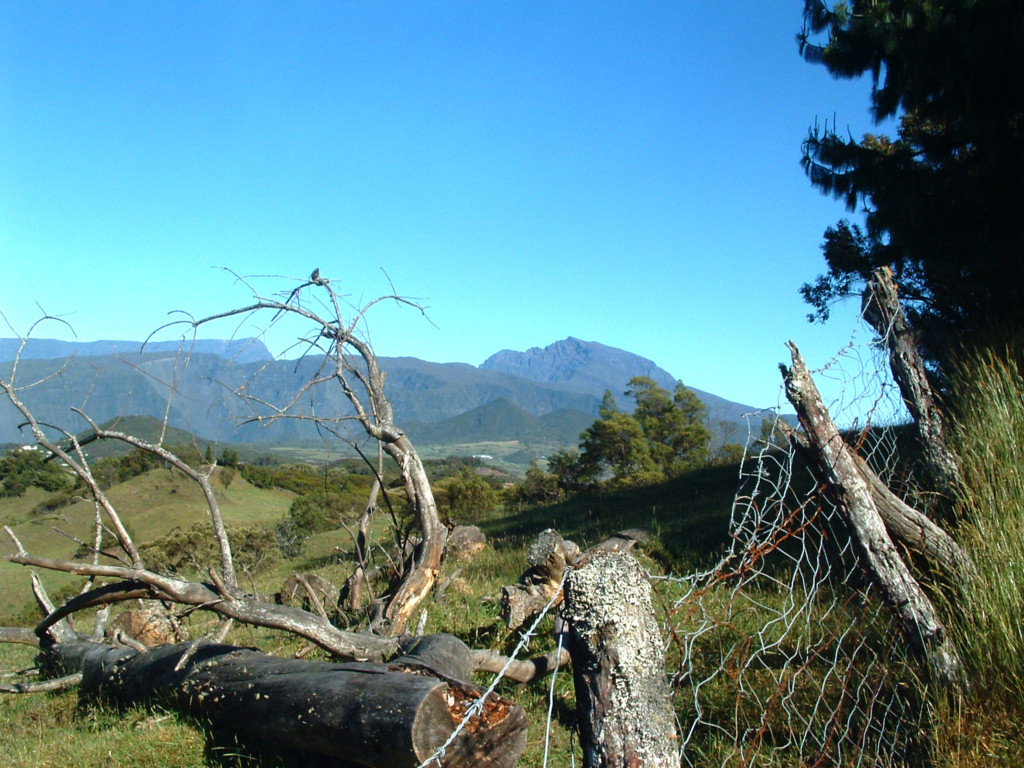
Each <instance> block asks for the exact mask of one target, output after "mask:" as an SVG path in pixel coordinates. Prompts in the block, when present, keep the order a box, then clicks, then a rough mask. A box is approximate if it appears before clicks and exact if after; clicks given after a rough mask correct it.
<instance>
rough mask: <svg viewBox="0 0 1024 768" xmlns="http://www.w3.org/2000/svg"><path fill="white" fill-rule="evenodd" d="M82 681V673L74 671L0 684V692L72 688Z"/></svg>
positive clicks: (38, 691)
mask: <svg viewBox="0 0 1024 768" xmlns="http://www.w3.org/2000/svg"><path fill="white" fill-rule="evenodd" d="M81 682H82V673H81V672H75V673H74V674H71V675H65V676H64V677H55V678H52V679H50V680H43V681H40V682H38V683H15V684H14V685H0V693H44V692H47V691H63V690H66V689H68V688H74V687H75V686H77V685H79V684H80V683H81Z"/></svg>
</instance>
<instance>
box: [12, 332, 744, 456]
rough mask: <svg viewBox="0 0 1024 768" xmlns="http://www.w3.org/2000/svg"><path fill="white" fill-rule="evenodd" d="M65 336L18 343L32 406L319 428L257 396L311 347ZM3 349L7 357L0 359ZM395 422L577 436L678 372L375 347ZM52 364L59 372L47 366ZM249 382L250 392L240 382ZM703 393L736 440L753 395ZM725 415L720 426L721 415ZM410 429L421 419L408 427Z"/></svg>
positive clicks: (210, 432) (610, 362)
mask: <svg viewBox="0 0 1024 768" xmlns="http://www.w3.org/2000/svg"><path fill="white" fill-rule="evenodd" d="M19 344H20V342H19V341H18V340H11V339H0V374H3V375H9V374H10V370H11V362H10V361H11V360H12V359H13V358H14V356H15V355H16V354H17V350H18V345H19ZM140 350H142V345H141V344H140V343H139V342H133V341H97V342H64V341H55V340H45V339H39V340H36V339H33V340H31V341H30V342H29V343H28V344H27V345H26V346H25V348H24V350H23V351H22V354H21V362H20V365H19V367H18V383H19V384H28V383H31V382H37V384H36V385H35V386H31V387H28V388H26V389H24V390H23V391H22V392H21V393H20V396H21V397H22V399H23V401H24V402H25V403H26V404H27V405H28V407H29V408H30V409H31V410H32V411H33V413H34V414H35V415H36V417H37V418H38V419H39V420H41V421H45V422H48V423H51V424H60V425H62V426H64V428H66V429H68V430H70V431H74V432H77V431H79V430H81V429H84V428H85V426H86V425H85V423H84V422H83V421H82V420H81V418H80V417H78V416H76V415H74V411H73V409H76V408H77V409H81V410H82V411H83V412H84V413H86V414H88V415H89V417H90V418H91V419H93V420H94V421H96V422H97V423H102V422H104V421H107V420H109V419H113V418H124V417H127V416H133V415H138V416H153V417H156V418H160V419H162V418H164V415H165V414H166V416H167V420H168V423H169V424H170V425H171V426H174V427H178V428H180V429H184V430H187V431H189V432H191V433H192V434H195V435H196V436H198V437H201V438H205V439H209V440H216V441H219V442H222V443H224V442H236V443H250V442H253V443H294V442H298V441H305V440H311V439H316V438H317V435H318V432H317V428H316V425H315V424H314V423H313V422H312V421H310V420H302V419H285V420H280V421H277V422H275V423H270V424H268V423H267V422H266V421H263V422H256V421H253V418H254V417H256V416H257V415H260V414H261V413H262V414H263V415H264V416H265V415H267V414H268V413H269V411H268V410H267V408H266V407H265V406H264V405H263V404H265V403H281V404H283V403H285V402H288V401H289V400H291V399H292V398H293V397H294V395H295V393H297V392H298V391H300V389H301V388H302V387H303V386H304V385H305V384H307V383H308V382H309V381H310V380H311V379H312V378H314V377H315V376H316V375H317V366H318V364H319V361H318V360H316V359H314V358H312V357H307V358H304V359H302V360H300V361H295V360H273V358H272V357H271V355H270V353H269V352H268V351H267V348H266V347H265V346H264V345H263V343H262V342H260V341H259V340H251V339H241V340H234V341H222V340H221V341H218V340H202V341H196V342H195V344H194V346H193V347H192V349H191V350H190V354H189V355H187V356H186V355H179V354H177V352H178V344H177V343H174V342H171V343H168V342H155V343H152V344H147V345H146V346H145V349H144V351H141V352H140ZM5 360H6V362H4V361H5ZM378 362H379V365H380V368H381V370H383V371H385V372H386V374H387V385H386V392H387V394H388V397H389V398H390V400H391V403H392V405H393V406H394V411H395V417H396V419H397V420H398V423H399V424H400V425H402V426H403V427H406V428H408V429H409V430H410V434H416V433H417V432H418V433H419V434H421V435H423V437H424V439H426V440H436V441H438V442H439V443H449V442H452V441H458V442H472V440H471V439H470V438H471V437H473V436H476V437H477V439H478V440H492V441H501V440H515V441H519V442H530V443H533V444H540V443H546V444H548V445H551V444H553V443H559V444H567V445H575V442H576V440H575V438H577V437H578V436H579V432H580V431H582V429H583V427H585V426H587V425H588V424H589V423H590V422H591V421H592V420H593V419H594V417H595V416H596V415H597V412H598V407H599V406H600V403H601V398H602V395H603V394H604V392H605V390H610V391H612V392H613V393H615V394H616V395H617V396H618V397H620V398H622V407H623V409H624V410H631V409H632V405H633V404H632V402H630V401H628V398H625V397H624V392H625V390H626V388H627V386H628V382H629V379H630V378H632V377H634V376H649V377H650V378H652V379H653V380H654V381H655V382H657V383H658V384H659V385H660V386H663V387H665V388H666V389H672V388H674V386H675V379H674V378H673V377H672V376H671V374H669V373H668V372H667V371H664V370H663V369H661V368H659V367H658V366H657V365H655V364H654V363H653V362H651V361H650V360H647V359H645V358H642V357H640V356H639V355H635V354H633V353H631V352H626V351H625V350H620V349H615V348H614V347H608V346H605V345H603V344H598V343H596V342H586V341H581V340H579V339H574V338H569V339H565V340H563V341H559V342H555V343H554V344H551V345H548V346H547V347H543V348H534V349H530V350H527V351H526V352H515V351H511V350H504V351H502V352H499V353H497V354H495V355H493V356H491V357H490V358H488V360H487V361H486V362H485V363H484V364H483V365H481V366H479V367H477V366H473V365H468V364H466V363H431V362H426V361H424V360H418V359H416V358H411V357H399V358H380V359H379V360H378ZM58 368H60V375H59V376H52V374H53V373H54V371H55V370H57V369H58ZM242 390H244V392H245V394H246V395H247V396H248V397H249V398H250V399H243V398H242V397H239V396H238V394H237V393H239V392H241V391H242ZM694 391H695V392H696V393H697V395H698V397H700V398H701V399H702V400H703V401H704V403H705V404H706V405H707V406H708V412H709V413H708V421H709V426H710V427H711V428H712V431H714V432H716V434H717V435H718V436H719V437H718V438H716V439H724V436H725V434H726V433H727V432H728V433H729V434H730V435H731V437H730V438H729V439H730V440H735V441H737V442H742V438H743V437H744V436H745V434H746V427H745V426H742V427H741V426H739V425H738V422H739V421H740V418H741V416H742V414H744V413H747V412H749V411H751V410H753V409H752V408H750V407H748V406H744V405H740V404H738V403H732V402H729V401H727V400H724V399H722V398H720V397H717V396H715V395H712V394H710V393H707V392H700V391H699V390H694ZM295 407H296V408H298V409H302V412H303V413H305V414H306V415H313V414H315V415H316V416H317V417H318V418H344V417H345V416H348V415H350V414H351V412H352V411H351V406H350V405H349V403H348V402H347V400H346V399H345V397H344V393H343V392H342V391H341V389H340V387H337V386H330V385H329V384H328V385H327V386H322V387H320V388H318V389H317V390H316V392H315V393H310V396H309V397H306V398H303V399H302V401H301V402H298V403H296V404H295ZM23 421H24V418H23V417H22V415H21V414H20V413H19V412H18V411H17V410H16V409H15V408H14V407H13V406H12V405H11V404H10V403H8V402H4V401H0V443H15V442H22V441H23V440H24V438H25V435H24V434H23V433H22V432H21V430H19V425H20V424H21V423H22V422H23ZM727 423H728V424H731V425H733V426H731V427H726V426H723V425H725V424H727ZM413 429H415V430H416V432H413V431H412V430H413Z"/></svg>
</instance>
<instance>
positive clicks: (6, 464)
mask: <svg viewBox="0 0 1024 768" xmlns="http://www.w3.org/2000/svg"><path fill="white" fill-rule="evenodd" d="M73 484H74V482H73V481H72V480H71V478H70V477H69V475H68V474H67V473H66V472H64V471H63V470H62V469H61V468H60V465H59V464H58V463H57V462H54V461H47V460H46V454H45V453H44V452H43V451H39V450H35V449H34V448H25V449H22V448H16V449H15V450H13V451H10V452H8V454H7V455H6V456H4V457H3V458H2V459H0V496H21V495H22V494H23V493H25V491H26V490H27V489H28V488H29V487H30V486H35V487H37V488H42V489H43V490H44V491H50V492H53V491H60V490H64V489H66V488H69V487H70V486H72V485H73Z"/></svg>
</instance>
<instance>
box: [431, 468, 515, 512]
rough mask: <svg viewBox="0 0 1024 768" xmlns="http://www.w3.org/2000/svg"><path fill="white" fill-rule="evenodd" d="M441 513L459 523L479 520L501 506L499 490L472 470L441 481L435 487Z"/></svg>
mask: <svg viewBox="0 0 1024 768" xmlns="http://www.w3.org/2000/svg"><path fill="white" fill-rule="evenodd" d="M433 491H434V499H435V500H436V501H437V507H438V511H439V512H440V513H441V514H442V515H446V516H448V517H450V518H451V519H452V520H455V521H457V522H460V523H470V522H473V521H475V520H477V519H478V518H479V517H480V515H481V514H482V513H484V512H490V511H491V510H492V509H494V508H495V507H496V506H498V503H499V500H500V494H499V493H498V490H497V489H496V488H495V487H494V486H493V485H491V484H490V483H489V482H487V481H486V480H485V479H484V478H482V477H481V476H480V475H478V474H477V473H476V472H474V471H473V470H471V469H468V468H463V469H462V470H460V471H459V473H458V474H456V475H453V476H451V477H445V478H442V479H441V480H438V481H437V482H436V483H434V485H433Z"/></svg>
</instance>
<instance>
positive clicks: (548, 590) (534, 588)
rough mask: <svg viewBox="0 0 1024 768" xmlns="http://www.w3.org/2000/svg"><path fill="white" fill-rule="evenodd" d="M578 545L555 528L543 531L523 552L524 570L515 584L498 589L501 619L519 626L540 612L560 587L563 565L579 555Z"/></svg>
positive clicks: (511, 626)
mask: <svg viewBox="0 0 1024 768" xmlns="http://www.w3.org/2000/svg"><path fill="white" fill-rule="evenodd" d="M579 554H580V548H579V547H578V546H576V544H574V543H573V542H571V541H565V540H564V539H563V538H562V537H561V536H560V535H559V534H558V532H557V531H555V530H553V529H551V528H548V529H547V530H546V531H542V532H541V533H540V534H539V535H538V536H537V538H536V539H535V540H534V542H533V543H532V544H531V545H530V549H529V550H528V551H527V553H526V562H527V564H528V567H527V569H526V570H525V571H524V572H523V574H522V576H520V577H519V581H518V582H517V583H516V584H509V585H508V586H505V587H502V588H501V618H502V619H503V620H504V621H505V624H506V626H508V627H509V628H510V629H519V628H520V627H522V626H523V625H525V624H526V623H527V622H528V621H530V620H531V619H532V618H533V617H534V616H536V615H537V614H538V613H540V612H541V611H542V610H544V608H545V607H546V606H547V605H548V603H550V602H551V599H552V598H553V597H555V595H556V594H557V593H558V590H560V589H561V588H562V577H563V575H564V572H565V568H566V566H567V565H568V564H569V563H571V562H572V561H573V560H575V559H576V558H577V557H579Z"/></svg>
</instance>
